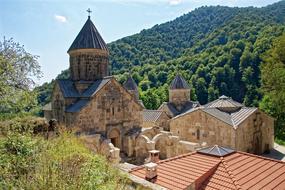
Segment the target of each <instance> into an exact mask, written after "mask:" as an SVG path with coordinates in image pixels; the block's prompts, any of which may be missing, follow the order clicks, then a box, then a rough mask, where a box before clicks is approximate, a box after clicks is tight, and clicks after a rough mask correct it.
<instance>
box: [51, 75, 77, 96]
mask: <svg viewBox="0 0 285 190" xmlns="http://www.w3.org/2000/svg"><path fill="white" fill-rule="evenodd" d="M57 82H58V84H59V88H60V90H61V92H62V94H63V97H65V98H78V97H80V94H79V93H78V91H77V90H76V88H75V85H74V82H73V81H72V80H69V79H58V80H57Z"/></svg>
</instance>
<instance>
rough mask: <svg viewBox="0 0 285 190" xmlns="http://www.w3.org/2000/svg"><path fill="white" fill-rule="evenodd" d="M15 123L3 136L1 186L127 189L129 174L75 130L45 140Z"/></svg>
mask: <svg viewBox="0 0 285 190" xmlns="http://www.w3.org/2000/svg"><path fill="white" fill-rule="evenodd" d="M27 121H28V119H27ZM34 121H35V120H34ZM16 123H17V122H16ZM32 123H33V122H32ZM18 124H20V126H21V125H24V124H23V123H17V125H18ZM25 124H27V123H25ZM25 126H26V125H25ZM14 127H15V128H11V129H10V130H7V131H6V133H5V135H2V136H1V137H0V189H58V190H61V189H124V185H125V184H126V183H127V181H128V180H127V178H126V177H125V176H124V175H122V174H121V173H120V172H119V171H118V170H117V169H115V168H114V167H113V166H112V165H111V164H110V163H108V162H107V160H106V159H105V158H104V157H102V156H100V155H95V154H93V153H92V152H91V151H90V150H88V149H87V148H86V147H85V145H84V144H83V142H81V141H80V139H78V138H76V137H75V136H74V135H73V134H71V133H62V134H60V135H59V137H54V138H52V139H51V140H44V138H43V137H41V136H34V135H33V134H32V133H31V132H30V133H29V132H28V131H29V130H27V131H25V133H22V130H18V129H19V126H14ZM20 128H21V127H20ZM15 129H16V130H15Z"/></svg>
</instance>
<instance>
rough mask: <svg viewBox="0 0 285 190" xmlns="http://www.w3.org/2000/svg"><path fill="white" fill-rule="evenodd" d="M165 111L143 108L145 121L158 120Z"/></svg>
mask: <svg viewBox="0 0 285 190" xmlns="http://www.w3.org/2000/svg"><path fill="white" fill-rule="evenodd" d="M162 113H163V111H159V110H143V121H146V122H156V121H157V120H158V119H159V117H160V116H161V114H162Z"/></svg>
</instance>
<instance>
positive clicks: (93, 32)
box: [51, 16, 143, 152]
mask: <svg viewBox="0 0 285 190" xmlns="http://www.w3.org/2000/svg"><path fill="white" fill-rule="evenodd" d="M68 54H69V57H70V58H69V62H70V73H71V76H70V79H67V80H56V84H55V86H54V89H53V93H52V101H51V108H52V116H53V118H54V119H56V120H57V121H58V122H59V123H60V124H64V125H66V126H67V127H68V128H76V131H77V133H81V134H86V135H91V134H101V135H102V137H104V138H107V139H110V140H111V142H112V144H113V145H114V146H115V147H118V148H119V149H121V150H123V151H126V152H127V151H128V147H130V146H129V143H131V142H129V141H128V140H130V139H132V138H131V136H132V134H135V132H136V131H139V130H140V127H141V126H142V110H143V106H142V105H141V103H140V102H139V101H138V92H137V91H136V90H133V89H132V88H130V89H129V90H128V89H127V88H124V87H123V86H122V85H121V84H120V83H119V82H117V81H116V79H115V78H114V77H112V76H109V73H110V72H109V62H108V61H109V51H108V48H107V45H106V43H105V42H104V40H103V39H102V37H101V35H100V34H99V32H98V30H97V29H96V27H95V25H94V24H93V22H92V21H91V19H90V16H89V17H88V19H87V21H86V23H85V24H84V26H83V28H82V29H81V31H80V32H79V34H78V35H77V37H76V38H75V40H74V42H73V43H72V45H71V46H70V48H69V50H68ZM125 86H126V87H132V86H131V85H130V84H129V82H128V81H127V83H126V85H125ZM127 136H129V137H130V139H128V138H127ZM123 137H125V138H123Z"/></svg>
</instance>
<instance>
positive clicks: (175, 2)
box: [168, 0, 182, 5]
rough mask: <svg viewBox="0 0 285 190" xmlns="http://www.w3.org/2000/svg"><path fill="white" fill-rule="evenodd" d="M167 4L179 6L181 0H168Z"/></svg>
mask: <svg viewBox="0 0 285 190" xmlns="http://www.w3.org/2000/svg"><path fill="white" fill-rule="evenodd" d="M168 3H169V5H179V4H180V3H182V0H169V1H168Z"/></svg>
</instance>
